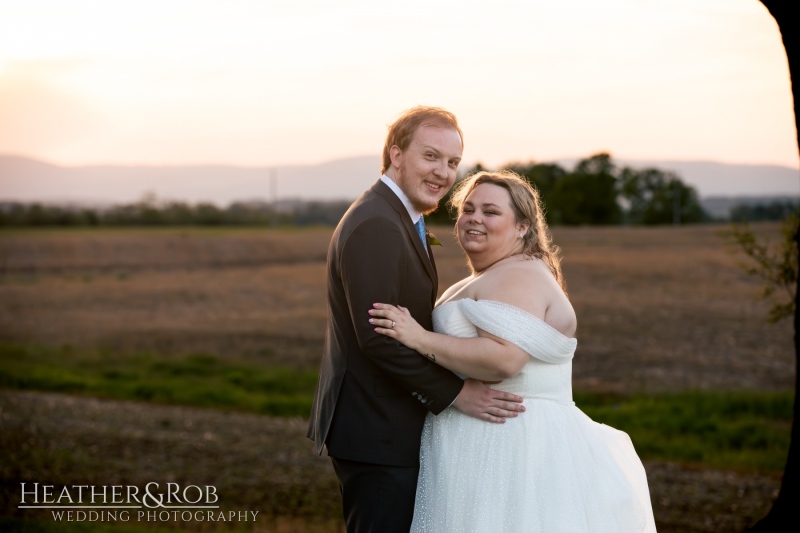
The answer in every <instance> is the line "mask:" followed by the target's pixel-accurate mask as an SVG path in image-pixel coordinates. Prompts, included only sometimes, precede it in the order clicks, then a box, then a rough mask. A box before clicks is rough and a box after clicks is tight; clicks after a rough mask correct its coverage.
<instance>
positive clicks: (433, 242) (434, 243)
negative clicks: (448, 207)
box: [425, 230, 442, 246]
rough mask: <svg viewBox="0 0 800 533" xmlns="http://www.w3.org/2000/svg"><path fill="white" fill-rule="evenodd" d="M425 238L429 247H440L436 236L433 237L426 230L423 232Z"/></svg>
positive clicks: (440, 242)
mask: <svg viewBox="0 0 800 533" xmlns="http://www.w3.org/2000/svg"><path fill="white" fill-rule="evenodd" d="M425 237H427V238H428V244H429V245H431V246H441V245H442V241H440V240H439V239H437V238H436V235H434V234H433V233H431V232H430V231H428V230H425Z"/></svg>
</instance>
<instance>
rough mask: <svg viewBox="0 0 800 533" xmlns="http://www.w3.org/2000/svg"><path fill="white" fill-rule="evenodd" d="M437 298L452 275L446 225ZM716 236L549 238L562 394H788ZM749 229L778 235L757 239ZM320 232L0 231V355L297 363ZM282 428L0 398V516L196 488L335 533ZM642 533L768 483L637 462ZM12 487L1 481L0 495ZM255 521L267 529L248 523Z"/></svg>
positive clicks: (454, 253)
mask: <svg viewBox="0 0 800 533" xmlns="http://www.w3.org/2000/svg"><path fill="white" fill-rule="evenodd" d="M432 229H433V232H434V233H436V235H437V236H438V237H439V238H440V240H442V241H443V242H444V247H443V248H441V249H438V248H437V249H436V250H435V252H434V253H435V254H436V258H437V264H438V266H439V271H440V278H441V287H440V289H441V290H444V288H446V287H447V286H448V285H449V284H451V283H453V282H455V281H457V280H458V279H461V278H462V277H463V276H465V275H466V274H467V269H466V266H465V262H464V259H463V256H462V255H461V252H460V250H459V248H458V247H457V245H456V244H455V242H453V240H452V238H451V237H450V235H449V233H450V230H449V228H432ZM720 229H722V228H720V227H715V226H697V227H686V228H678V229H675V228H558V229H557V230H556V231H555V232H554V236H555V240H556V243H557V244H559V245H560V246H561V247H562V249H563V256H564V263H563V266H564V272H565V275H566V279H567V282H568V285H569V293H570V298H571V300H572V302H573V305H574V306H575V308H576V311H577V315H578V324H579V326H578V333H577V337H578V341H579V344H578V346H579V347H578V352H577V355H576V359H575V363H574V372H575V389H576V391H581V390H584V391H606V390H610V391H620V392H634V391H664V390H684V389H709V390H710V389H713V390H719V389H755V390H776V389H777V390H788V389H791V388H792V385H793V382H794V358H793V352H792V350H793V346H792V330H791V324H790V323H789V322H785V323H782V324H779V325H777V326H773V325H769V324H767V323H766V322H765V320H764V317H765V316H766V312H767V309H768V308H769V305H768V303H766V302H763V301H759V300H758V299H757V297H758V294H759V293H760V285H759V283H758V282H757V281H755V280H752V279H749V278H747V277H746V276H745V275H744V274H742V273H741V271H740V269H739V268H738V267H737V261H738V260H739V259H737V257H736V256H735V255H733V254H732V253H731V252H730V251H729V250H727V249H726V246H725V244H724V241H723V239H722V238H721V237H720V236H719V235H718V232H719V230H720ZM759 231H760V232H762V233H764V234H772V235H774V236H775V238H777V228H776V227H775V226H761V227H759ZM330 233H331V230H330V229H308V230H297V231H277V232H276V231H268V230H252V229H247V230H196V229H191V230H182V229H167V230H147V231H145V230H69V231H49V230H48V231H15V232H8V231H6V232H0V341H8V342H14V343H22V344H44V345H52V346H66V345H68V346H73V347H75V348H89V349H91V348H97V347H106V348H110V349H112V350H113V351H114V352H115V353H118V354H124V353H126V352H130V353H133V352H137V351H142V350H147V351H154V352H156V353H159V354H164V356H168V355H171V354H186V353H209V354H215V355H219V356H226V355H231V356H236V357H237V358H242V359H246V360H251V361H254V362H255V361H257V362H258V363H259V364H265V365H270V364H279V365H289V366H294V367H299V368H308V369H315V368H317V366H318V364H319V358H320V352H321V347H322V342H323V334H324V324H325V307H324V305H325V303H324V302H325V294H324V291H325V287H324V284H325V282H324V272H325V265H324V260H325V255H326V248H327V243H328V240H329V238H330ZM304 427H305V423H304V422H303V421H301V420H299V419H277V418H270V417H265V416H257V415H247V414H240V413H226V412H222V411H218V410H211V409H208V410H203V409H191V408H185V407H171V406H157V405H151V404H143V403H141V404H140V403H131V402H115V401H108V400H97V399H91V398H81V397H77V396H75V397H73V396H65V395H57V394H49V393H40V392H19V391H0V453H2V456H3V458H4V459H3V461H2V462H0V477H2V479H3V480H4V482H3V483H4V486H3V491H2V496H0V497H1V498H2V499H3V501H2V509H3V514H6V515H9V514H13V515H16V516H20V515H19V512H18V510H17V509H16V507H15V504H14V502H13V501H12V499H13V497H14V494H16V492H15V491H16V490H17V485H16V484H17V483H18V482H19V480H23V479H29V480H31V479H46V480H47V481H48V482H53V483H59V482H68V483H71V484H77V483H93V482H97V483H105V484H110V483H143V482H147V481H149V480H150V478H152V477H153V476H156V477H158V478H159V479H161V480H165V481H170V480H177V481H182V480H183V481H186V482H192V483H201V482H202V483H205V482H208V483H212V484H215V485H217V486H218V487H219V490H220V494H221V495H227V496H225V497H227V498H230V500H229V501H231V502H234V501H235V502H236V505H237V506H239V507H237V508H240V507H242V506H243V507H247V506H252V507H253V508H257V509H260V510H262V512H263V513H264V515H265V522H262V523H261V524H259V525H258V526H257V527H255V528H254V529H253V530H254V531H309V532H310V531H339V530H340V526H339V522H338V518H337V517H338V508H337V505H338V494H337V490H336V486H335V483H334V478H333V477H332V473H331V469H330V465H329V463H328V462H327V461H326V460H325V459H320V458H318V457H316V456H314V454H313V453H311V448H310V445H309V444H308V442H307V441H306V440H305V439H304V438H303V436H302V435H303V432H304ZM646 468H647V470H648V476H649V479H650V484H651V491H652V495H653V505H654V509H655V512H656V517H657V521H658V523H659V531H661V532H670V531H676V532H677V531H709V532H711V531H737V530H741V529H742V528H743V527H744V526H746V525H747V524H749V523H751V522H753V521H754V520H755V519H757V518H758V517H759V516H760V515H762V514H763V513H765V512H766V511H767V510H768V509H769V506H770V502H771V500H772V498H774V496H775V495H776V490H777V488H778V487H779V484H780V480H779V478H776V477H770V476H762V475H754V474H752V473H736V472H723V471H716V470H709V469H705V468H702V467H700V466H695V467H692V468H689V467H685V466H680V465H677V464H671V463H657V462H651V463H647V464H646ZM12 485H14V486H12ZM266 515H270V516H266Z"/></svg>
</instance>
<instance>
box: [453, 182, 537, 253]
mask: <svg viewBox="0 0 800 533" xmlns="http://www.w3.org/2000/svg"><path fill="white" fill-rule="evenodd" d="M456 227H457V228H458V242H459V244H461V247H462V248H463V249H464V251H465V252H466V253H467V255H469V256H470V257H473V256H477V255H480V256H481V257H483V258H485V259H486V260H488V261H490V262H493V261H499V260H500V259H503V258H505V257H508V256H509V255H512V254H514V253H517V252H518V251H520V250H521V249H522V238H521V237H520V233H523V232H524V230H525V229H527V228H525V227H524V226H523V225H522V224H518V223H517V220H516V216H515V215H514V209H513V208H512V207H511V195H510V194H509V193H508V191H507V190H506V189H504V188H503V187H500V186H499V185H494V184H493V183H481V184H480V185H478V186H477V187H475V188H474V189H473V190H472V192H471V193H469V196H467V199H466V200H465V201H464V205H463V206H462V207H461V213H460V214H459V216H458V222H457V223H456Z"/></svg>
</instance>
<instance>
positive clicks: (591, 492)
mask: <svg viewBox="0 0 800 533" xmlns="http://www.w3.org/2000/svg"><path fill="white" fill-rule="evenodd" d="M433 323H434V329H435V330H436V331H437V332H438V333H444V334H446V335H452V336H458V337H475V336H477V331H476V327H477V328H480V329H482V330H484V331H486V332H488V333H491V334H492V335H495V336H498V337H501V338H504V339H506V340H508V341H510V342H513V343H514V344H515V345H517V346H519V347H520V348H522V349H523V350H525V351H526V352H527V353H529V354H531V356H532V357H531V359H530V360H529V361H528V362H527V363H526V364H525V366H524V367H523V369H522V371H521V372H520V373H519V374H518V375H516V376H515V377H513V378H511V379H508V380H505V381H503V382H502V383H500V384H497V385H491V387H493V388H496V389H500V390H504V391H507V392H511V393H514V394H517V395H519V396H522V397H524V398H525V400H524V404H525V407H526V410H525V412H524V413H521V414H520V415H519V416H518V417H517V418H510V419H508V420H507V421H506V423H505V424H492V423H489V422H484V421H481V420H478V419H476V418H472V417H469V416H467V415H465V414H462V413H461V412H459V411H457V410H456V409H455V408H453V407H450V408H448V409H446V410H444V411H443V412H442V413H440V414H439V415H438V416H434V415H431V414H429V415H428V417H427V419H426V421H425V427H424V430H423V432H422V446H421V451H420V461H421V465H420V475H419V481H418V484H417V499H416V504H415V508H414V522H413V525H412V527H411V531H412V532H414V533H420V532H428V533H445V532H454V533H455V532H458V533H466V532H475V533H479V532H480V533H495V532H496V533H512V532H526V533H527V532H540V533H559V532H570V533H579V532H580V533H584V532H597V533H628V532H637V533H639V532H654V531H655V530H656V528H655V522H654V520H653V511H652V508H651V505H650V493H649V490H648V488H647V478H646V475H645V471H644V467H643V466H642V463H641V461H640V460H639V457H638V456H637V455H636V452H635V451H634V449H633V445H632V444H631V440H630V438H629V437H628V435H627V434H625V433H623V432H621V431H617V430H616V429H613V428H611V427H609V426H606V425H604V424H598V423H596V422H594V421H592V420H591V419H590V418H589V417H587V416H586V415H585V414H583V412H581V410H580V409H578V408H577V407H575V403H574V402H573V401H572V383H571V381H572V356H573V355H574V353H575V346H576V344H577V341H576V340H575V339H570V338H568V337H566V336H564V335H562V334H561V333H559V332H558V331H557V330H555V329H553V328H552V327H551V326H549V325H548V324H546V323H545V322H544V321H542V320H540V319H538V318H536V317H535V316H533V315H531V314H529V313H527V312H525V311H523V310H521V309H519V308H517V307H514V306H511V305H508V304H504V303H501V302H495V301H490V300H480V301H475V300H471V299H462V300H457V301H450V302H447V303H445V304H442V305H440V306H439V307H437V308H436V309H434V311H433Z"/></svg>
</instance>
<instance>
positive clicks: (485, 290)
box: [476, 258, 560, 319]
mask: <svg viewBox="0 0 800 533" xmlns="http://www.w3.org/2000/svg"><path fill="white" fill-rule="evenodd" d="M477 289H478V290H477V291H476V297H477V299H481V300H496V301H499V302H504V303H507V304H510V305H513V306H516V307H519V308H520V309H524V310H525V311H527V312H529V313H531V314H533V315H534V316H537V317H539V318H541V319H544V317H545V314H546V313H547V310H548V308H549V307H550V305H551V304H552V303H553V301H554V299H555V297H556V291H558V292H560V288H559V287H558V284H557V283H556V281H555V278H554V277H553V275H552V274H551V273H550V270H549V269H548V267H547V265H546V264H544V262H543V261H542V260H541V259H537V258H532V259H525V260H522V261H519V262H515V263H512V264H509V265H504V266H503V268H498V269H497V270H495V271H493V272H487V275H486V276H485V279H484V280H483V283H481V284H480V286H478V287H477Z"/></svg>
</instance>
